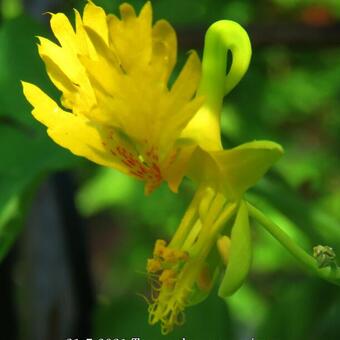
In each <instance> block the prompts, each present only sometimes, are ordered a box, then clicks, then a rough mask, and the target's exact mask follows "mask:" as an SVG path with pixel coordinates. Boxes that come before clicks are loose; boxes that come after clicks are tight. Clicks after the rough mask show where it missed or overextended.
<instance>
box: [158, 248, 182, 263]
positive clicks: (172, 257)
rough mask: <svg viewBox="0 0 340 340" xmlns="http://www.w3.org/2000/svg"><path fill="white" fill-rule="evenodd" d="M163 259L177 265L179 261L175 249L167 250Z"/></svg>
mask: <svg viewBox="0 0 340 340" xmlns="http://www.w3.org/2000/svg"><path fill="white" fill-rule="evenodd" d="M162 257H163V259H164V260H165V261H166V262H169V263H176V262H177V261H178V259H177V256H176V250H175V249H170V248H165V249H164V252H163V255H162Z"/></svg>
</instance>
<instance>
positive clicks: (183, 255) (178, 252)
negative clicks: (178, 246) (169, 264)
mask: <svg viewBox="0 0 340 340" xmlns="http://www.w3.org/2000/svg"><path fill="white" fill-rule="evenodd" d="M176 257H177V258H178V259H179V260H182V261H187V260H188V259H189V254H188V253H187V252H186V251H183V250H176Z"/></svg>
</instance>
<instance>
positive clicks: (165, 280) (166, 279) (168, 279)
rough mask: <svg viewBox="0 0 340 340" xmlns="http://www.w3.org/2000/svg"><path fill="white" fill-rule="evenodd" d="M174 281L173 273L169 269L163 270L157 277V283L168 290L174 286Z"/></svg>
mask: <svg viewBox="0 0 340 340" xmlns="http://www.w3.org/2000/svg"><path fill="white" fill-rule="evenodd" d="M175 280H176V279H175V272H174V271H173V270H171V269H165V270H164V271H163V273H162V274H161V275H160V277H159V281H160V282H161V283H162V284H163V285H164V286H165V287H168V288H172V287H173V286H174V283H175Z"/></svg>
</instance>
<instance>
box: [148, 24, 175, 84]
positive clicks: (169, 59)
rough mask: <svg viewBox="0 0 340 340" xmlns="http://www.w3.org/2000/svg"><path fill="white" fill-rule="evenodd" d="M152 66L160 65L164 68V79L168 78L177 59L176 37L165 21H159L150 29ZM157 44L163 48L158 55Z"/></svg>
mask: <svg viewBox="0 0 340 340" xmlns="http://www.w3.org/2000/svg"><path fill="white" fill-rule="evenodd" d="M152 40H153V51H152V61H151V63H152V64H153V65H162V67H163V68H165V78H166V80H167V79H168V78H169V76H170V74H171V72H172V70H173V68H174V66H175V64H176V59H177V36H176V32H175V30H174V29H173V27H172V26H171V25H170V24H169V23H168V22H167V21H166V20H163V19H162V20H159V21H157V22H156V23H155V25H154V26H153V28H152ZM159 44H161V45H162V46H164V48H163V52H162V53H159V47H158V46H159Z"/></svg>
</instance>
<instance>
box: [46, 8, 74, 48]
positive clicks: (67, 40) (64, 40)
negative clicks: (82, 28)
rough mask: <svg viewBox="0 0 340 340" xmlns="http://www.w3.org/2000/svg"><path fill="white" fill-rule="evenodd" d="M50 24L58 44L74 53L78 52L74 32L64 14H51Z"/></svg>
mask: <svg viewBox="0 0 340 340" xmlns="http://www.w3.org/2000/svg"><path fill="white" fill-rule="evenodd" d="M50 25H51V28H52V31H53V33H54V35H55V37H56V38H57V39H58V41H59V43H60V45H61V46H62V47H64V48H66V49H68V50H71V51H73V52H74V53H78V51H79V48H78V42H77V39H76V34H75V32H74V30H73V27H72V25H71V23H70V22H69V20H68V18H67V17H66V15H65V14H63V13H57V14H52V17H51V20H50Z"/></svg>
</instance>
